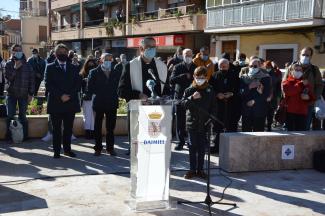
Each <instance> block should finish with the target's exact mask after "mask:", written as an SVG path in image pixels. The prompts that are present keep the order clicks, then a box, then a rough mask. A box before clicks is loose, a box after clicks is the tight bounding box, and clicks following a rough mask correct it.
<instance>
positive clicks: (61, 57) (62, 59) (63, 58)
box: [56, 54, 68, 62]
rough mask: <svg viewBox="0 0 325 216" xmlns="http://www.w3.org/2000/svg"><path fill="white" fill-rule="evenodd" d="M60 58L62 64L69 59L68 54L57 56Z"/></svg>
mask: <svg viewBox="0 0 325 216" xmlns="http://www.w3.org/2000/svg"><path fill="white" fill-rule="evenodd" d="M56 57H57V58H58V60H59V61H61V62H66V61H67V59H68V56H67V55H66V54H59V55H57V56H56Z"/></svg>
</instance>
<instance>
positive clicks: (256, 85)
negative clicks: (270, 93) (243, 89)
mask: <svg viewBox="0 0 325 216" xmlns="http://www.w3.org/2000/svg"><path fill="white" fill-rule="evenodd" d="M259 85H260V82H256V81H254V82H251V83H250V84H249V86H248V88H249V89H253V88H257V87H258V86H259Z"/></svg>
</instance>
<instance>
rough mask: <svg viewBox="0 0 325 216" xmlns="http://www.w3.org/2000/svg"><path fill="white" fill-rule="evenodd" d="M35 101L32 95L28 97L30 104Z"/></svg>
mask: <svg viewBox="0 0 325 216" xmlns="http://www.w3.org/2000/svg"><path fill="white" fill-rule="evenodd" d="M32 100H33V96H32V95H28V103H30V102H31V101H32Z"/></svg>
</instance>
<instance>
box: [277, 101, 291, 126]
mask: <svg viewBox="0 0 325 216" xmlns="http://www.w3.org/2000/svg"><path fill="white" fill-rule="evenodd" d="M287 108H288V105H287V103H286V100H285V99H284V98H282V99H281V100H280V103H279V105H278V108H277V109H276V111H275V115H274V119H275V120H276V121H277V122H279V123H280V124H284V123H285V122H286V119H287Z"/></svg>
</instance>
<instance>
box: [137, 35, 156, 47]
mask: <svg viewBox="0 0 325 216" xmlns="http://www.w3.org/2000/svg"><path fill="white" fill-rule="evenodd" d="M149 41H156V40H155V38H153V37H150V36H146V37H144V38H143V39H142V40H141V42H140V46H141V47H144V46H145V45H146V44H148V43H149Z"/></svg>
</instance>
